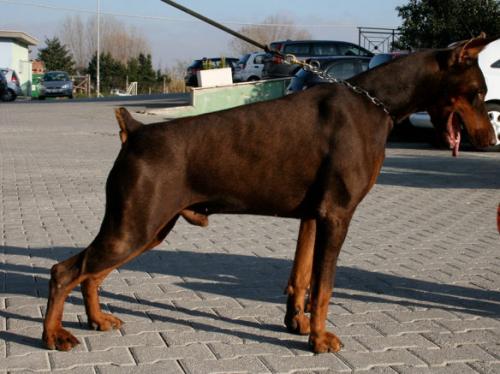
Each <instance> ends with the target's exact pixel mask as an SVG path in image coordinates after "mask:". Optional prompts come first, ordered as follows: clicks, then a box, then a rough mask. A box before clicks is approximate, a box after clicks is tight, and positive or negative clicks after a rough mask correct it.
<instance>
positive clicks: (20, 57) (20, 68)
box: [0, 39, 32, 95]
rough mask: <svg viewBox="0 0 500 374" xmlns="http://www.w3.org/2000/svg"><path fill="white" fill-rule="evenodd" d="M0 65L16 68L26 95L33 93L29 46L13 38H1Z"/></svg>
mask: <svg viewBox="0 0 500 374" xmlns="http://www.w3.org/2000/svg"><path fill="white" fill-rule="evenodd" d="M0 67H7V68H11V69H14V70H15V71H16V73H17V75H18V77H19V80H20V82H19V83H20V84H21V87H22V89H23V92H24V94H25V95H31V80H32V75H31V74H32V73H31V62H30V60H29V51H28V48H27V47H26V46H24V45H22V44H19V43H17V42H16V41H15V40H12V39H4V40H0Z"/></svg>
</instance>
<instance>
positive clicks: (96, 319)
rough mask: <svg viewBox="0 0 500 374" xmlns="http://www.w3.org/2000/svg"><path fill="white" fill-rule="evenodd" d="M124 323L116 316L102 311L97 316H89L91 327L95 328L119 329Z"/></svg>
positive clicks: (102, 329)
mask: <svg viewBox="0 0 500 374" xmlns="http://www.w3.org/2000/svg"><path fill="white" fill-rule="evenodd" d="M122 325H123V321H122V320H121V319H119V318H116V317H115V316H113V315H111V314H108V313H103V312H101V313H100V314H98V315H97V316H92V318H89V327H90V328H91V329H93V330H99V331H109V330H111V329H119V328H120V327H121V326H122Z"/></svg>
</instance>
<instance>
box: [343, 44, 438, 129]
mask: <svg viewBox="0 0 500 374" xmlns="http://www.w3.org/2000/svg"><path fill="white" fill-rule="evenodd" d="M439 80H440V73H439V65H438V63H437V61H435V59H434V58H433V56H432V52H422V53H418V54H414V55H413V56H412V58H411V59H407V58H405V57H401V58H399V59H397V60H394V61H393V62H391V63H389V64H386V65H381V66H379V67H377V68H375V69H373V70H369V71H367V72H365V73H363V74H360V75H358V76H356V77H354V78H352V79H350V80H349V82H350V83H352V84H354V85H357V86H360V87H362V88H364V89H365V90H367V91H368V92H370V94H372V95H373V96H374V97H376V98H377V99H379V100H380V101H381V102H383V103H384V105H385V106H386V107H387V109H388V110H389V112H390V115H391V116H392V117H393V119H394V120H395V121H396V122H398V121H401V120H402V119H404V118H406V117H408V116H409V115H410V114H412V113H415V112H417V111H419V110H424V109H425V108H426V107H427V105H428V103H429V100H432V98H433V97H434V96H435V95H436V91H437V86H438V81H439Z"/></svg>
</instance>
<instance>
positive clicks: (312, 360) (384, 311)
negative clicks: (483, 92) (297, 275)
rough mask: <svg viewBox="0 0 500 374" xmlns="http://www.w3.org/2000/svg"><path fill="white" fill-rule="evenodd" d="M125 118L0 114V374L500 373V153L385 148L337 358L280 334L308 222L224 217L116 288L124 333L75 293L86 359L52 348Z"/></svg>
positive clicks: (64, 109) (50, 112) (77, 111)
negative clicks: (52, 289) (64, 291)
mask: <svg viewBox="0 0 500 374" xmlns="http://www.w3.org/2000/svg"><path fill="white" fill-rule="evenodd" d="M167 101H168V100H167ZM181 101H182V98H179V97H175V98H174V97H172V101H171V102H170V104H171V105H176V104H178V103H179V102H181ZM118 104H120V102H115V101H113V102H100V103H96V102H78V101H73V102H68V101H54V102H46V103H22V102H19V103H12V104H4V103H0V181H1V184H0V225H1V232H2V239H1V240H2V242H1V247H0V275H1V278H0V291H1V292H0V373H7V372H8V373H10V372H28V371H37V372H38V371H39V372H50V371H54V372H58V373H64V372H71V373H73V374H76V373H137V372H143V373H209V372H218V373H221V372H223V373H235V372H248V373H289V372H304V373H315V372H324V371H328V372H332V373H333V372H345V373H349V372H370V373H500V344H499V342H500V236H499V233H498V232H497V228H496V209H497V205H498V203H500V153H483V152H472V151H465V152H462V154H461V156H460V157H459V158H458V159H455V158H452V157H451V152H450V151H447V150H437V149H433V148H431V147H430V146H428V145H427V144H426V143H389V145H388V149H387V159H386V161H385V163H384V167H383V169H382V174H381V175H380V177H379V179H378V182H377V184H376V185H375V187H374V188H373V190H372V192H371V193H370V194H369V195H368V196H367V198H366V199H365V200H364V201H363V202H362V203H361V205H360V206H359V209H358V210H357V212H356V214H355V217H354V219H353V222H352V224H351V227H350V231H349V234H348V238H347V239H346V242H345V244H344V247H343V250H342V253H341V255H340V262H339V270H338V272H337V282H336V288H335V291H334V297H332V300H331V304H330V309H329V315H328V324H329V326H330V327H329V328H330V329H331V330H333V331H334V332H335V333H336V334H337V335H339V337H340V338H341V339H342V341H343V343H344V345H345V347H344V349H343V350H342V351H341V352H339V353H337V354H321V355H313V354H312V353H311V352H310V351H309V350H308V346H307V337H305V336H295V335H291V334H288V333H287V332H286V330H285V328H284V325H283V317H284V308H285V305H284V304H285V301H286V296H285V295H283V289H284V286H285V285H286V282H287V277H288V273H289V271H290V269H291V265H292V258H293V252H294V248H295V241H296V236H297V231H298V221H296V220H291V219H279V218H270V217H258V216H226V215H221V216H213V217H211V218H210V225H209V227H208V228H199V227H193V226H190V225H188V224H187V223H185V222H184V221H182V222H181V220H179V223H178V224H177V226H176V227H175V229H174V230H173V232H172V233H171V234H170V235H169V236H168V237H167V239H166V241H165V242H163V243H162V244H161V245H160V246H159V247H158V248H156V249H154V250H152V251H150V252H148V253H146V254H144V255H142V256H141V257H139V258H137V259H136V260H134V261H133V262H131V263H130V264H127V265H126V266H124V267H123V268H121V269H119V270H118V271H114V272H113V273H111V275H110V276H109V277H108V278H107V279H106V281H105V282H104V284H103V287H102V290H101V302H102V304H103V307H104V309H106V310H108V311H111V312H112V313H114V314H115V315H117V316H118V317H119V318H121V319H122V320H123V321H125V325H124V326H123V327H122V328H121V329H120V330H115V331H112V332H96V331H91V330H88V329H87V327H86V317H85V311H84V307H83V305H82V298H81V294H80V292H79V290H75V291H74V292H73V293H72V294H71V297H70V298H69V299H68V301H67V302H66V307H65V315H64V323H65V326H66V327H68V328H69V330H70V331H71V332H72V333H73V334H75V335H76V336H77V337H78V338H79V340H80V341H81V344H80V345H79V346H78V347H77V349H75V350H74V351H72V352H55V351H47V350H45V349H43V348H42V347H41V339H40V338H41V334H42V318H43V316H44V312H45V305H46V297H47V289H48V287H47V280H48V277H49V269H50V267H51V266H52V265H53V264H54V263H56V262H57V261H59V260H61V259H65V258H67V257H69V256H70V255H72V254H74V253H77V252H79V251H81V250H82V249H83V248H85V247H86V246H87V245H88V244H89V243H90V241H91V240H92V239H93V238H94V236H95V234H96V233H97V231H98V229H99V225H100V222H101V218H102V215H103V212H104V184H105V181H106V176H107V173H108V171H109V170H110V168H111V166H112V164H113V161H114V159H115V157H116V155H117V153H118V150H119V148H120V140H119V137H118V130H119V129H118V125H117V124H116V121H115V119H114V113H113V110H112V109H113V107H114V106H116V105H118ZM125 105H127V106H128V108H129V109H130V110H131V111H133V110H136V109H137V108H144V107H147V106H148V105H149V106H150V105H157V106H159V105H161V101H158V102H154V103H148V102H132V101H130V102H125ZM137 118H139V119H141V120H144V121H146V122H153V121H155V120H157V118H156V117H153V116H146V115H138V116H137Z"/></svg>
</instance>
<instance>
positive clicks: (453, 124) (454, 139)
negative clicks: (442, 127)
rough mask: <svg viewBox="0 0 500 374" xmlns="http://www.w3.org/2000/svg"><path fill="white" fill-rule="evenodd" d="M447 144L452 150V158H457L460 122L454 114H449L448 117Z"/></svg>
mask: <svg viewBox="0 0 500 374" xmlns="http://www.w3.org/2000/svg"><path fill="white" fill-rule="evenodd" d="M446 130H447V136H448V143H449V144H450V148H451V150H452V152H451V154H452V155H453V157H457V156H458V150H459V148H460V122H459V121H458V119H457V118H456V116H455V114H454V113H453V112H451V114H450V116H449V117H448V123H447V124H446Z"/></svg>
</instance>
